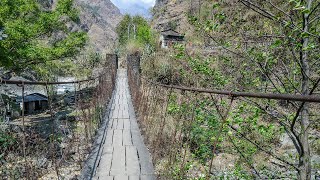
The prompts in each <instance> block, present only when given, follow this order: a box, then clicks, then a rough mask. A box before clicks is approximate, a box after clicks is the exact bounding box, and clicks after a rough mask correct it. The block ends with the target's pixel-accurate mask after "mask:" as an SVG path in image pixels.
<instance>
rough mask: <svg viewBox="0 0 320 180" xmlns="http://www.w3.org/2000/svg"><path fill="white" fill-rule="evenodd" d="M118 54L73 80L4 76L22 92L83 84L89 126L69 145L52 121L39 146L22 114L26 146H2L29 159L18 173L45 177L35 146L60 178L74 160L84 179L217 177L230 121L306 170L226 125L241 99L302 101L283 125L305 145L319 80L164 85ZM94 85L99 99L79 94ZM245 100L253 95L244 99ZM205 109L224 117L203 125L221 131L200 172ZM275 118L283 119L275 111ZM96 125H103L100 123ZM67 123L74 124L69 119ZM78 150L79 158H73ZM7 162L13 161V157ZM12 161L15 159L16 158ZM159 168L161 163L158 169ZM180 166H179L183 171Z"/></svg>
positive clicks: (82, 109) (80, 108)
mask: <svg viewBox="0 0 320 180" xmlns="http://www.w3.org/2000/svg"><path fill="white" fill-rule="evenodd" d="M117 59H118V58H117V56H116V55H108V56H107V62H109V63H107V65H105V69H104V71H103V72H105V73H103V74H102V75H100V76H98V77H96V78H90V79H88V80H81V81H73V82H22V81H9V80H1V83H2V84H17V85H20V86H21V87H22V96H24V87H25V86H27V85H29V86H34V85H40V86H44V87H45V88H46V89H47V90H48V87H49V86H53V85H57V84H75V87H78V88H76V91H75V94H74V97H75V109H76V112H77V113H81V116H80V117H79V119H77V120H78V121H77V122H78V124H76V126H77V128H78V131H79V129H81V130H83V133H82V134H84V135H81V133H79V132H77V131H75V132H74V133H73V134H72V138H68V134H67V135H65V137H64V138H63V140H62V141H63V143H65V144H68V145H65V146H64V147H62V146H59V144H60V143H61V142H60V141H61V140H60V139H61V138H60V139H59V138H58V137H61V136H62V133H61V132H60V129H61V128H60V126H61V124H60V125H52V131H51V135H52V138H51V140H50V143H49V147H46V148H44V149H42V148H41V147H39V146H36V148H35V147H34V144H36V143H34V142H36V141H35V140H34V139H32V138H29V137H30V133H29V134H28V132H27V130H26V125H25V123H24V114H23V113H22V116H23V118H22V121H23V123H22V127H23V128H22V131H23V137H22V139H21V144H22V146H21V145H19V146H18V144H19V143H18V142H17V144H16V146H15V145H13V146H12V147H11V149H10V148H6V149H4V151H3V152H4V153H5V154H6V153H7V154H10V153H16V154H17V155H19V156H21V157H22V158H23V159H22V160H21V162H19V163H20V164H19V165H20V166H21V167H24V169H25V170H24V171H23V172H21V174H19V177H26V178H27V179H30V178H31V179H32V177H38V174H39V173H40V172H42V171H39V170H38V169H37V166H36V165H34V163H33V160H32V159H31V158H32V157H33V156H34V153H33V151H35V152H39V156H40V154H41V153H42V154H43V155H44V156H46V157H47V158H48V159H50V160H52V164H53V165H52V166H47V167H46V169H51V170H52V171H53V172H54V173H55V175H54V177H55V178H57V179H61V178H63V174H65V173H64V170H65V167H66V162H68V161H69V159H76V160H75V162H76V163H78V164H79V167H81V176H79V177H78V179H95V180H154V179H179V178H180V179H181V178H182V179H188V178H192V177H202V178H204V177H205V178H206V179H212V178H213V177H214V176H215V175H214V171H213V163H214V157H215V155H216V154H217V153H216V149H217V144H218V139H219V137H220V136H221V134H222V133H223V128H224V127H225V125H228V127H229V129H230V130H231V131H233V133H234V136H236V137H239V138H242V139H244V140H245V141H247V142H248V143H250V144H252V145H253V146H255V147H256V148H258V149H259V150H260V151H262V152H263V153H265V154H267V155H269V156H270V157H272V158H274V159H276V160H277V161H279V162H280V163H281V164H283V165H287V166H290V167H292V168H293V169H296V170H299V167H298V166H297V164H295V163H293V162H291V161H290V160H288V159H285V158H283V157H281V155H279V154H275V153H274V152H272V150H270V149H267V148H263V147H261V146H260V145H259V144H258V143H257V142H254V141H252V140H251V139H250V138H249V137H248V136H247V134H244V133H243V132H241V131H240V130H239V129H238V127H236V126H233V125H232V124H227V119H228V117H229V116H230V112H231V111H232V109H233V108H234V106H235V105H234V104H235V103H236V101H238V100H239V98H243V97H244V98H255V99H268V100H286V101H289V100H290V101H292V102H299V103H300V104H298V103H295V104H294V107H297V109H298V112H297V114H296V116H295V117H294V119H293V121H292V122H291V124H288V125H287V124H281V123H283V122H281V121H280V120H279V124H280V125H282V126H284V128H287V129H286V130H287V131H288V133H289V134H290V138H291V139H292V141H293V142H294V143H295V144H296V146H297V148H301V149H303V147H302V146H303V144H302V143H301V142H300V141H301V139H299V137H298V134H297V130H296V129H295V126H296V123H297V122H296V120H297V118H298V116H299V113H300V112H299V111H300V110H301V107H303V106H304V104H305V103H306V102H310V103H311V102H313V103H319V102H320V97H319V96H318V95H312V93H313V91H314V90H315V89H316V87H317V86H318V84H319V82H320V80H318V81H317V82H315V84H314V87H313V88H312V89H311V92H310V94H309V95H298V94H296V95H291V94H266V93H249V92H232V91H221V90H207V89H198V88H190V87H182V86H174V85H167V84H161V83H159V82H153V81H151V80H148V78H145V77H143V76H142V75H141V74H140V72H141V68H140V56H138V55H128V57H127V68H126V69H121V68H120V69H118V60H117ZM89 82H90V83H91V85H92V86H93V87H95V88H94V93H93V97H92V98H91V99H90V100H87V99H85V98H84V97H83V95H82V94H81V93H80V89H81V87H82V86H84V85H85V86H87V88H88V87H90V86H89V85H90V84H88V83H89ZM86 83H87V84H86ZM76 85H78V86H76ZM82 88H83V87H82ZM77 89H78V91H77ZM49 94H50V93H49V91H48V95H49ZM173 97H174V99H173ZM223 98H225V99H224V101H223V100H222V99H223ZM52 99H53V98H52V97H49V108H50V115H51V118H52V121H54V122H56V123H59V122H57V121H56V120H55V115H54V110H53V109H54V105H53V104H52ZM200 99H201V100H203V101H204V102H209V101H210V102H212V103H207V104H205V105H202V106H201V104H200ZM173 100H174V101H175V103H176V104H177V106H178V107H177V108H176V113H175V114H174V113H172V114H170V115H169V114H168V111H169V106H170V103H171V102H172V101H173ZM243 101H249V100H248V99H243ZM252 103H255V104H256V106H257V107H259V108H261V109H263V108H264V107H263V105H261V104H259V102H252ZM56 109H57V107H56ZM172 109H174V108H172V107H171V111H172ZM177 109H178V110H179V111H178V110H177ZM299 109H300V110H299ZM265 111H266V112H268V111H270V110H269V109H265ZM22 112H23V111H22ZM199 112H200V113H204V114H205V115H207V116H212V112H215V113H216V114H218V115H219V118H220V121H219V123H218V125H217V126H215V127H209V126H208V125H206V126H204V125H201V126H199V127H200V128H202V129H201V131H203V132H205V131H208V130H211V129H210V128H215V130H216V131H217V132H218V133H217V135H216V136H217V137H216V138H215V140H214V141H213V142H210V143H211V144H212V145H211V146H209V148H210V150H209V151H212V153H211V154H210V153H208V154H209V155H208V156H207V157H206V161H207V163H206V164H205V165H199V167H197V168H198V169H195V167H194V169H190V168H189V169H188V168H186V167H187V164H188V161H189V160H190V159H192V153H191V150H193V151H195V150H194V148H197V147H196V146H194V144H195V143H196V142H194V139H192V133H194V132H192V131H193V129H192V128H193V127H194V125H195V123H197V122H196V120H195V119H196V116H197V113H199ZM269 115H270V116H272V117H273V118H277V116H275V115H274V114H272V113H270V114H269ZM94 124H98V125H99V126H98V127H97V126H95V125H94ZM65 126H66V127H69V126H68V124H67V122H66V125H65ZM70 127H71V126H70ZM228 140H229V141H230V142H231V145H232V146H233V149H234V150H236V151H237V152H238V153H239V154H241V149H240V148H239V147H238V146H237V144H236V143H235V141H234V140H233V139H232V137H230V136H229V139H228ZM91 141H92V142H93V143H92V145H91V146H89V145H88V147H86V148H87V149H90V150H89V152H87V151H85V149H86V148H84V147H83V145H82V142H83V143H86V144H90V142H91ZM30 142H32V143H30ZM39 142H40V141H39ZM74 144H76V147H74ZM192 145H193V146H192ZM300 146H301V147H300ZM14 147H18V148H16V152H13V151H12V149H13V148H14ZM48 148H49V151H48ZM70 154H71V155H70ZM72 154H75V155H76V156H72ZM37 158H38V157H37ZM244 159H245V158H244ZM7 161H8V162H9V160H7ZM11 163H12V164H13V162H11ZM247 163H248V164H249V167H250V168H251V170H252V172H253V175H254V176H255V177H256V178H258V179H261V178H262V179H263V178H264V176H263V175H261V174H260V173H259V171H258V170H257V169H256V167H255V166H254V165H252V164H250V162H247ZM159 164H160V165H159ZM155 165H158V167H160V168H159V169H156V168H155V167H154V166H155ZM12 167H13V166H12V165H11V164H10V165H7V166H6V165H5V166H1V168H0V171H1V172H2V173H1V176H0V177H1V178H3V179H8V178H9V179H10V178H15V177H18V176H17V175H16V173H11V171H10V170H11V169H10V168H12ZM177 169H179V170H178V171H177ZM4 172H5V173H4ZM191 172H193V173H191ZM197 173H198V174H197ZM275 178H276V176H275ZM53 179H54V178H53Z"/></svg>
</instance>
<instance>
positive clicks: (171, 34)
mask: <svg viewBox="0 0 320 180" xmlns="http://www.w3.org/2000/svg"><path fill="white" fill-rule="evenodd" d="M161 35H165V36H183V35H181V34H179V33H178V32H177V31H174V30H172V29H168V30H164V31H161Z"/></svg>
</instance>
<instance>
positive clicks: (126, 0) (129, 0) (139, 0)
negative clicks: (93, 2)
mask: <svg viewBox="0 0 320 180" xmlns="http://www.w3.org/2000/svg"><path fill="white" fill-rule="evenodd" d="M111 1H112V2H113V3H114V4H115V5H116V6H117V7H119V8H120V9H125V8H128V7H130V6H131V5H133V4H139V5H141V6H144V7H145V8H146V9H149V8H150V7H152V6H154V3H155V0H111Z"/></svg>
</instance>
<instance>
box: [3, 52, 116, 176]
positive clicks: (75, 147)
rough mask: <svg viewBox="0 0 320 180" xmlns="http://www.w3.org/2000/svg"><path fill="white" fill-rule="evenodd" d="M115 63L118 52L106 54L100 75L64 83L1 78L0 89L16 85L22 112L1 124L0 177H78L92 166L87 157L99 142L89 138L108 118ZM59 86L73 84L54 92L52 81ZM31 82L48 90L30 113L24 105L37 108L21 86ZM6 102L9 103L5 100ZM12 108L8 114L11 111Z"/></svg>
mask: <svg viewBox="0 0 320 180" xmlns="http://www.w3.org/2000/svg"><path fill="white" fill-rule="evenodd" d="M117 66H118V65H117V56H116V55H107V58H106V64H105V65H104V67H103V73H102V74H100V75H99V76H97V77H94V78H89V79H85V80H78V81H69V82H31V81H12V80H0V86H2V88H4V87H5V86H10V85H11V88H17V86H15V87H14V85H18V88H21V92H22V93H21V97H22V102H21V103H20V104H21V114H20V115H17V116H18V117H16V119H13V120H10V121H9V122H6V123H4V122H2V123H1V129H0V136H1V137H0V139H1V140H0V141H1V143H0V179H38V178H42V179H72V178H79V177H80V172H81V169H83V168H84V167H88V166H90V167H91V168H92V167H93V166H95V164H96V163H95V162H93V164H91V165H87V161H88V160H87V159H88V156H90V153H91V152H92V149H99V147H95V146H99V144H100V143H95V144H92V142H93V140H95V139H97V137H96V135H97V132H99V128H101V125H103V124H105V121H107V117H105V114H106V110H107V106H108V104H109V103H110V101H111V98H112V93H113V90H114V88H115V81H116V73H117ZM62 84H71V85H72V84H73V85H74V91H71V92H65V93H63V94H55V93H53V87H54V85H62ZM36 86H37V88H38V89H42V91H43V92H45V93H46V94H47V100H48V101H47V105H43V107H41V108H43V110H44V111H43V112H37V113H31V114H29V112H28V109H32V107H34V106H41V104H39V103H38V102H34V103H33V102H32V103H30V102H29V100H28V102H26V99H25V98H26V94H25V93H26V89H32V88H34V87H36ZM44 101H45V100H44ZM6 103H7V104H6V106H13V105H12V102H9V100H8V101H7V102H6ZM9 103H11V105H9ZM35 104H37V105H35ZM45 106H47V108H46V107H45ZM35 108H36V107H34V109H35ZM37 108H38V109H39V107H37ZM11 111H12V112H11V115H12V114H13V113H14V109H13V108H12V109H11ZM16 111H17V112H19V111H20V110H16ZM26 113H28V114H26ZM100 135H101V134H99V136H100ZM85 162H86V163H85ZM89 163H90V162H89ZM91 163H92V162H91ZM92 171H93V170H92ZM87 173H90V174H92V173H93V172H87Z"/></svg>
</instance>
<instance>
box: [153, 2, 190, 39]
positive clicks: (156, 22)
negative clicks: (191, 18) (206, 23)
mask: <svg viewBox="0 0 320 180" xmlns="http://www.w3.org/2000/svg"><path fill="white" fill-rule="evenodd" d="M190 3H191V2H190V0H156V4H155V6H154V8H153V11H152V12H153V14H152V16H153V18H152V22H151V25H152V27H153V28H154V29H156V30H157V31H162V30H166V29H169V28H170V29H173V30H176V31H178V32H180V33H181V34H185V35H186V37H188V36H191V35H192V34H193V33H192V32H193V28H191V27H192V26H190V24H189V22H188V17H187V13H188V11H189V9H190Z"/></svg>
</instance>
